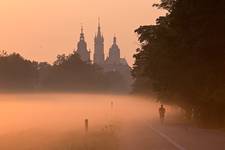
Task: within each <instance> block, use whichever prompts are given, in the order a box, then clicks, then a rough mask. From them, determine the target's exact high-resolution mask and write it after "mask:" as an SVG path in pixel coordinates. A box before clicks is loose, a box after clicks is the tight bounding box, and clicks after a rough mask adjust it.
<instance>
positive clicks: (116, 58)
mask: <svg viewBox="0 0 225 150" xmlns="http://www.w3.org/2000/svg"><path fill="white" fill-rule="evenodd" d="M75 52H77V53H78V54H79V55H80V58H81V59H82V60H83V61H84V62H87V63H93V64H96V65H98V66H100V67H101V68H102V69H103V71H104V72H114V71H116V72H119V73H120V74H121V75H122V76H123V77H124V79H126V80H127V82H131V80H132V78H131V73H130V67H129V65H128V63H127V60H126V59H125V58H121V54H120V52H121V50H120V48H119V46H118V44H117V38H116V37H115V36H114V37H113V41H112V45H111V47H110V48H109V54H108V56H107V57H106V55H105V50H104V36H103V34H102V32H101V26H100V23H98V29H97V34H96V35H95V37H94V54H93V61H91V59H90V50H88V48H87V43H86V41H85V38H84V32H83V28H82V29H81V34H80V40H79V42H78V44H77V50H76V51H75Z"/></svg>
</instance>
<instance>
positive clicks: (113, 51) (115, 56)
mask: <svg viewBox="0 0 225 150" xmlns="http://www.w3.org/2000/svg"><path fill="white" fill-rule="evenodd" d="M108 62H109V63H110V64H119V63H120V49H119V47H118V45H117V41H116V37H114V38H113V44H112V46H111V48H110V49H109V58H108Z"/></svg>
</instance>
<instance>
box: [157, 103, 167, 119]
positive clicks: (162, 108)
mask: <svg viewBox="0 0 225 150" xmlns="http://www.w3.org/2000/svg"><path fill="white" fill-rule="evenodd" d="M165 114H166V109H165V108H164V106H163V105H161V106H160V107H159V118H160V121H161V123H163V122H164V120H165Z"/></svg>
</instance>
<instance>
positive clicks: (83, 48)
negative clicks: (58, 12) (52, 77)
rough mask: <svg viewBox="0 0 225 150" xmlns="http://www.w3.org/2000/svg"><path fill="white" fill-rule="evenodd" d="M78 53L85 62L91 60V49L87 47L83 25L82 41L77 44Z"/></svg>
mask: <svg viewBox="0 0 225 150" xmlns="http://www.w3.org/2000/svg"><path fill="white" fill-rule="evenodd" d="M77 53H78V55H79V56H80V58H81V59H82V60H83V61H84V62H88V63H89V62H90V51H88V49H87V43H86V41H85V38H84V30H83V27H81V33H80V41H79V42H78V44H77Z"/></svg>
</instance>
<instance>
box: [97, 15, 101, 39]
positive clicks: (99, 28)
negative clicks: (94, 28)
mask: <svg viewBox="0 0 225 150" xmlns="http://www.w3.org/2000/svg"><path fill="white" fill-rule="evenodd" d="M97 36H101V23H100V17H98V34H97Z"/></svg>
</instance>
